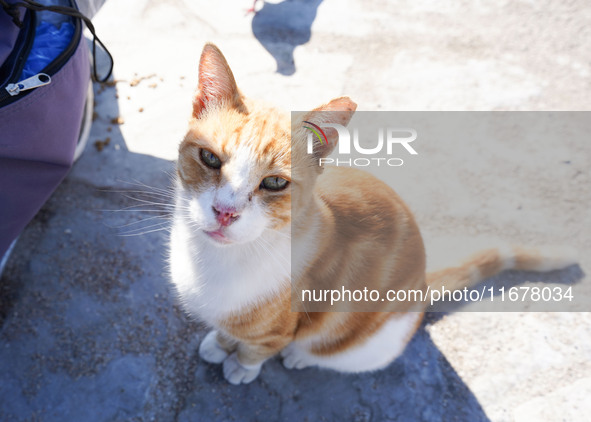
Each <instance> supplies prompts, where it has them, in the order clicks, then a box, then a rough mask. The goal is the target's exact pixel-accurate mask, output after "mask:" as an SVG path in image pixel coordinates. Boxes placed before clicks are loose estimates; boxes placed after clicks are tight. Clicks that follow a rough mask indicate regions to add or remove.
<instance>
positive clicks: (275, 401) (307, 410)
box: [187, 265, 584, 421]
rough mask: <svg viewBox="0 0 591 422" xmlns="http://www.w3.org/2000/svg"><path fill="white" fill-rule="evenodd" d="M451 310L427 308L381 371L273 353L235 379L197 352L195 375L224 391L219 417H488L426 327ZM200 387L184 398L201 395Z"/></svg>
mask: <svg viewBox="0 0 591 422" xmlns="http://www.w3.org/2000/svg"><path fill="white" fill-rule="evenodd" d="M583 276H584V274H583V271H582V270H581V268H580V267H579V266H577V265H574V266H571V267H568V268H566V269H564V270H560V271H552V272H550V273H528V272H522V271H507V272H504V273H501V274H500V275H499V276H497V277H493V278H490V279H488V280H485V281H484V282H483V284H482V285H484V286H489V285H491V283H492V284H494V283H496V284H495V285H496V286H497V287H500V286H505V287H506V288H509V287H511V286H518V285H521V284H523V283H525V282H526V281H527V280H528V279H529V280H531V279H534V278H535V279H536V280H537V281H541V282H542V283H555V282H556V280H560V283H561V284H563V285H564V286H567V285H574V284H576V283H577V282H579V281H580V280H581V279H582V277H583ZM477 288H480V285H479V286H477ZM459 310H461V308H459ZM446 314H447V313H445V312H427V313H426V314H425V318H424V320H423V323H422V325H421V327H420V328H419V330H418V331H417V332H416V334H415V335H414V337H413V339H412V340H411V342H410V343H409V345H408V347H407V348H406V350H405V352H404V353H403V355H402V356H400V357H399V358H398V359H397V360H396V361H394V362H393V363H392V364H391V365H390V366H389V367H388V368H386V369H385V370H383V371H378V372H375V373H366V374H359V375H349V374H340V373H336V372H332V371H327V370H319V369H316V368H307V369H303V370H287V369H284V368H283V366H282V364H281V360H280V359H279V358H276V359H271V360H270V361H268V362H266V363H265V366H264V367H263V370H262V372H261V374H260V376H259V378H258V379H257V380H255V381H254V382H253V383H251V384H248V385H241V386H232V385H229V384H228V383H227V382H226V381H225V380H224V378H223V375H222V370H221V367H220V365H210V364H206V363H204V362H202V361H199V357H198V356H197V353H195V354H194V356H193V359H194V360H196V361H197V362H196V364H195V366H194V367H196V368H197V369H196V374H195V379H196V381H195V382H196V383H198V382H199V381H197V380H199V379H201V380H204V381H205V384H207V385H208V386H211V388H212V389H214V390H215V391H217V392H219V393H220V394H218V395H216V396H214V397H212V399H213V402H211V401H209V402H208V403H207V406H212V408H213V409H215V411H216V412H217V414H218V416H219V418H218V419H216V420H226V419H231V418H240V417H241V416H243V415H246V414H248V415H256V417H255V418H254V419H255V420H282V421H292V420H293V421H296V420H297V421H301V420H310V421H312V420H354V421H447V420H454V421H455V420H458V421H489V418H488V417H487V415H486V413H485V412H484V409H483V408H482V406H481V404H480V403H479V402H478V400H477V398H476V397H475V395H474V393H472V391H471V390H470V388H469V387H468V386H467V385H466V384H465V382H464V381H463V380H462V379H461V377H460V376H459V375H458V373H457V372H456V371H455V369H454V368H453V367H452V366H451V364H450V363H449V362H448V360H447V359H446V357H445V356H444V355H443V353H442V352H441V351H440V350H439V348H438V347H437V345H436V344H435V343H434V342H433V340H432V339H431V336H430V335H429V332H428V331H427V329H426V327H427V326H428V325H431V324H435V323H437V322H438V321H439V320H440V319H441V318H442V317H443V316H444V315H446ZM204 334H205V331H203V332H202V335H204ZM197 391H198V390H194V391H193V392H192V393H190V394H189V395H188V397H187V400H188V401H193V400H198V398H197V397H196V395H197V394H198V392H197ZM261 398H264V399H261Z"/></svg>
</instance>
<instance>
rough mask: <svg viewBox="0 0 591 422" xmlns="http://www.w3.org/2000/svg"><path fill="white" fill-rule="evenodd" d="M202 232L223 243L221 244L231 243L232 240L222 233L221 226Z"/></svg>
mask: <svg viewBox="0 0 591 422" xmlns="http://www.w3.org/2000/svg"><path fill="white" fill-rule="evenodd" d="M204 233H205V234H206V235H208V236H209V237H210V238H212V239H213V240H215V241H216V242H219V243H223V244H228V243H232V241H231V240H230V239H229V238H228V237H227V236H226V235H225V234H224V232H223V229H221V228H220V229H217V230H214V231H211V232H208V231H205V230H204Z"/></svg>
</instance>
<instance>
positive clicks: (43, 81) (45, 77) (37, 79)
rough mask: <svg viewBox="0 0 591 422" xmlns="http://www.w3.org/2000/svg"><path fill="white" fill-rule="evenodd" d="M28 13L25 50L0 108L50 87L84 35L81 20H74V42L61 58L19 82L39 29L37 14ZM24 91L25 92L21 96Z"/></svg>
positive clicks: (0, 94)
mask: <svg viewBox="0 0 591 422" xmlns="http://www.w3.org/2000/svg"><path fill="white" fill-rule="evenodd" d="M70 5H71V6H72V7H75V5H74V3H73V2H72V1H70ZM27 12H30V13H31V19H30V21H31V22H30V25H29V26H28V28H27V30H28V33H27V34H26V42H25V45H24V47H25V49H23V50H22V54H19V57H18V59H17V61H18V66H16V67H15V68H14V69H13V72H12V73H11V75H10V77H9V78H8V81H7V84H6V85H5V86H3V87H2V88H1V89H0V107H4V106H6V105H8V104H10V103H12V102H14V101H16V100H18V99H19V98H21V97H22V96H24V95H27V94H28V93H30V92H31V91H32V90H34V89H35V88H38V87H41V86H44V85H48V84H49V83H51V76H50V75H53V74H55V73H56V72H57V71H59V70H60V69H61V68H62V66H63V65H64V64H66V63H67V61H68V60H69V59H70V57H71V56H72V55H73V54H74V52H75V51H76V48H77V47H78V43H79V41H80V37H81V34H82V28H81V26H82V24H81V22H80V19H76V18H73V21H74V25H75V27H74V35H73V36H72V40H71V41H70V44H68V46H67V47H66V48H65V49H64V51H62V52H61V53H60V54H59V56H57V57H56V58H55V60H53V61H52V62H51V63H49V64H48V65H47V66H45V68H44V69H43V70H42V71H41V72H40V73H38V74H37V75H34V76H32V77H30V78H27V79H25V80H23V81H18V78H19V77H20V75H21V73H22V70H23V68H24V67H25V64H26V62H27V58H28V56H29V53H30V51H31V47H32V46H33V41H34V39H35V31H36V27H37V19H36V12H35V11H33V10H27ZM21 85H23V86H26V88H20V86H21ZM22 91H25V92H24V93H22V94H21V92H22Z"/></svg>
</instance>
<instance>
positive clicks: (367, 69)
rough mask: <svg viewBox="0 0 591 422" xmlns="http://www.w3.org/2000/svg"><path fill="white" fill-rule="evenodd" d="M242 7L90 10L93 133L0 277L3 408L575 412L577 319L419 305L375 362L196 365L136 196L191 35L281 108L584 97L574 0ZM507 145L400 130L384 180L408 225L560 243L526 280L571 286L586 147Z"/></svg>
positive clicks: (590, 357) (160, 151)
mask: <svg viewBox="0 0 591 422" xmlns="http://www.w3.org/2000/svg"><path fill="white" fill-rule="evenodd" d="M251 4H252V2H250V1H247V0H245V1H243V2H237V1H229V0H224V1H215V2H214V1H205V0H191V1H188V0H187V1H184V0H162V1H155V0H128V1H125V2H115V1H108V2H107V3H106V4H105V5H104V7H103V8H102V10H101V11H100V12H99V13H98V15H97V16H96V17H95V19H94V22H95V25H96V28H97V33H98V34H99V36H100V37H101V39H102V40H103V42H104V43H105V44H106V45H107V46H108V47H109V49H110V50H111V52H112V53H113V56H114V58H115V71H114V77H115V82H116V83H115V84H111V85H105V86H100V85H96V86H95V96H96V98H95V101H96V106H95V120H94V124H93V127H92V131H91V138H90V141H89V144H88V147H87V149H86V151H85V153H84V155H83V156H82V158H81V159H80V160H79V161H78V162H77V163H76V164H75V166H74V168H73V170H72V172H71V173H70V175H69V176H68V177H67V179H66V180H65V181H64V183H63V184H62V185H61V186H60V187H59V188H58V190H57V191H56V192H55V194H54V195H53V196H52V198H51V199H50V200H49V201H48V202H47V204H46V205H45V206H44V207H43V209H42V210H41V211H40V213H39V214H38V215H37V217H36V218H35V219H34V221H32V222H31V224H30V225H29V226H28V227H27V228H26V229H25V231H24V232H23V234H22V236H21V238H20V240H19V242H18V244H17V247H16V249H15V251H14V253H13V255H12V256H11V258H10V260H9V262H8V266H7V268H6V270H5V272H4V274H3V275H2V279H1V281H0V324H1V326H0V374H1V375H0V420H2V421H60V422H64V421H81V420H83V421H152V420H153V421H179V422H180V421H182V422H184V421H201V420H203V421H227V420H238V421H241V420H253V421H255V420H260V421H270V420H286V421H306V420H308V421H322V420H326V421H332V420H338V421H341V420H352V421H481V420H482V421H487V420H492V421H520V422H521V421H523V422H525V421H557V420H564V421H584V420H588V415H589V414H590V413H591V405H590V403H589V401H588V400H587V396H588V395H589V393H590V392H591V363H590V362H591V317H590V314H589V313H587V312H562V313H539V312H538V313H533V312H531V313H526V312H521V313H499V312H495V313H468V312H461V311H459V312H455V313H451V314H445V315H442V314H437V313H431V314H429V315H428V317H427V321H426V322H425V324H424V325H423V327H422V328H421V329H420V330H419V332H418V333H417V335H416V336H415V337H414V338H413V340H412V341H411V343H410V345H409V347H408V349H407V350H406V352H405V353H404V355H403V356H402V357H401V358H399V359H398V360H397V361H396V362H394V363H393V364H392V365H391V366H390V367H389V368H388V369H386V370H384V371H382V372H379V373H374V374H365V375H354V376H352V375H340V374H336V373H332V372H327V371H319V370H314V369H306V370H302V371H287V370H285V369H283V367H282V366H281V364H280V362H279V361H278V360H272V361H270V362H268V363H267V364H266V365H265V367H264V369H263V371H262V373H261V375H260V377H259V379H257V380H256V381H255V382H253V383H252V384H250V385H247V386H239V387H235V386H231V385H229V384H227V383H226V382H225V380H224V379H223V377H222V374H221V369H220V368H219V367H218V366H215V365H209V364H205V363H204V362H202V361H200V360H199V358H198V356H197V353H196V350H197V346H198V344H199V341H200V339H201V338H202V337H203V335H204V333H205V331H204V329H203V328H202V327H201V326H200V325H199V324H198V323H197V322H195V321H190V320H188V318H187V317H186V316H185V315H184V314H183V313H182V311H180V309H179V307H178V303H177V301H176V298H175V297H174V294H173V293H172V291H171V288H170V285H169V283H168V280H167V278H166V264H165V261H164V254H165V244H166V239H167V232H166V230H165V227H166V215H167V214H166V209H167V208H166V205H159V204H149V203H147V202H142V201H151V202H156V203H160V204H162V203H164V204H166V203H168V201H169V198H168V197H167V196H166V195H167V194H166V192H167V191H166V189H167V187H168V186H170V177H169V174H170V173H171V172H173V169H174V164H173V161H172V160H174V159H175V156H176V148H177V146H178V143H179V141H180V139H181V138H182V136H183V131H184V129H185V125H186V120H187V117H188V116H189V114H190V107H191V105H190V100H191V94H192V92H193V90H194V88H195V86H196V83H197V80H196V76H197V71H196V67H197V63H198V58H199V54H200V51H201V48H202V46H203V44H204V42H206V41H213V42H215V43H216V44H217V45H218V46H219V47H220V48H221V49H222V51H223V52H224V54H225V55H226V57H227V59H228V61H229V63H230V65H231V66H232V68H233V70H234V74H235V76H236V79H237V81H238V84H239V86H240V87H241V89H242V90H243V91H244V92H245V93H246V94H247V95H250V96H253V97H258V98H262V99H264V100H267V101H269V102H271V103H274V104H276V105H278V106H279V107H282V108H284V109H285V110H298V109H308V108H311V107H314V106H316V105H319V104H321V103H323V102H325V101H327V100H329V99H330V98H332V97H337V96H340V95H345V94H346V95H350V96H351V97H352V98H353V99H354V100H355V101H356V102H357V103H358V104H359V108H360V109H361V110H430V111H434V110H467V111H469V110H590V109H591V100H590V98H591V97H590V96H589V92H590V89H591V63H590V60H589V58H590V57H589V51H591V25H589V22H590V21H591V9H589V7H588V4H587V2H586V1H584V0H581V1H576V0H575V1H569V2H563V1H558V0H546V1H496V2H476V3H475V2H472V1H467V0H451V1H448V2H443V3H442V2H435V1H429V0H424V1H410V0H408V1H383V0H371V1H361V0H339V1H337V0H324V1H319V0H309V1H305V0H293V1H284V2H278V1H274V2H266V3H265V5H264V7H263V9H262V10H261V11H260V12H259V13H258V14H257V15H255V16H254V17H253V16H252V15H250V16H245V13H244V11H245V9H246V8H248V7H250V6H251ZM507 142H508V143H506V144H499V145H492V146H491V145H489V144H488V143H486V142H485V141H484V140H479V139H474V140H473V141H472V142H471V143H470V145H467V144H465V143H462V142H461V141H457V142H456V143H452V144H446V143H441V144H435V143H432V144H427V143H423V144H421V143H420V140H417V143H416V147H417V149H419V148H420V155H419V158H418V159H417V161H415V163H416V165H409V166H407V167H404V170H405V171H406V172H407V173H400V176H401V177H400V178H396V180H395V181H393V182H392V185H393V186H394V187H395V189H396V190H397V191H398V192H399V193H400V195H401V196H402V197H403V198H404V199H405V200H406V201H407V202H408V204H409V205H410V207H411V209H413V211H414V212H415V214H416V216H417V220H418V222H419V225H420V227H421V230H422V231H423V233H424V234H425V235H433V236H447V235H450V234H463V235H468V236H477V235H480V234H487V235H490V234H492V235H498V236H501V237H503V238H506V239H508V240H511V241H514V242H516V243H530V244H542V243H545V244H557V243H560V244H569V245H571V246H574V247H576V248H577V249H578V250H579V254H580V259H579V265H578V266H573V267H570V268H568V269H566V270H563V271H558V272H553V273H552V274H550V275H545V276H543V277H545V280H546V281H547V282H553V281H565V280H566V281H569V280H570V281H578V282H579V284H580V285H588V283H589V276H588V275H586V274H589V272H590V271H591V261H590V258H589V257H590V256H591V214H590V213H589V207H590V205H591V193H590V192H591V190H590V189H589V186H590V183H591V180H590V179H591V174H590V173H589V167H590V165H591V148H589V146H588V145H589V144H588V140H587V142H585V140H584V138H582V137H581V136H574V137H569V138H565V139H564V142H562V143H561V144H560V145H547V144H538V143H536V142H535V140H531V139H528V140H524V141H522V142H520V140H519V139H511V140H510V141H507ZM146 192H148V193H146ZM160 229H162V230H160ZM428 252H429V251H428ZM433 253H435V252H433ZM531 277H532V274H524V273H516V272H506V273H503V274H501V275H500V276H499V277H496V278H495V279H494V280H493V282H498V283H504V282H511V281H512V280H515V279H517V280H518V281H526V280H529V279H530V278H531ZM583 310H588V309H587V308H583Z"/></svg>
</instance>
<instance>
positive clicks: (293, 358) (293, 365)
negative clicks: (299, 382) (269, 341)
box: [281, 343, 313, 369]
mask: <svg viewBox="0 0 591 422" xmlns="http://www.w3.org/2000/svg"><path fill="white" fill-rule="evenodd" d="M281 357H282V358H283V366H284V367H285V368H287V369H304V368H306V367H308V366H311V365H313V363H312V362H310V359H309V357H308V356H307V355H306V354H305V353H302V351H301V349H299V348H298V347H297V346H296V345H295V344H294V343H291V344H289V345H288V346H287V347H286V348H285V349H283V350H282V351H281Z"/></svg>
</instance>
